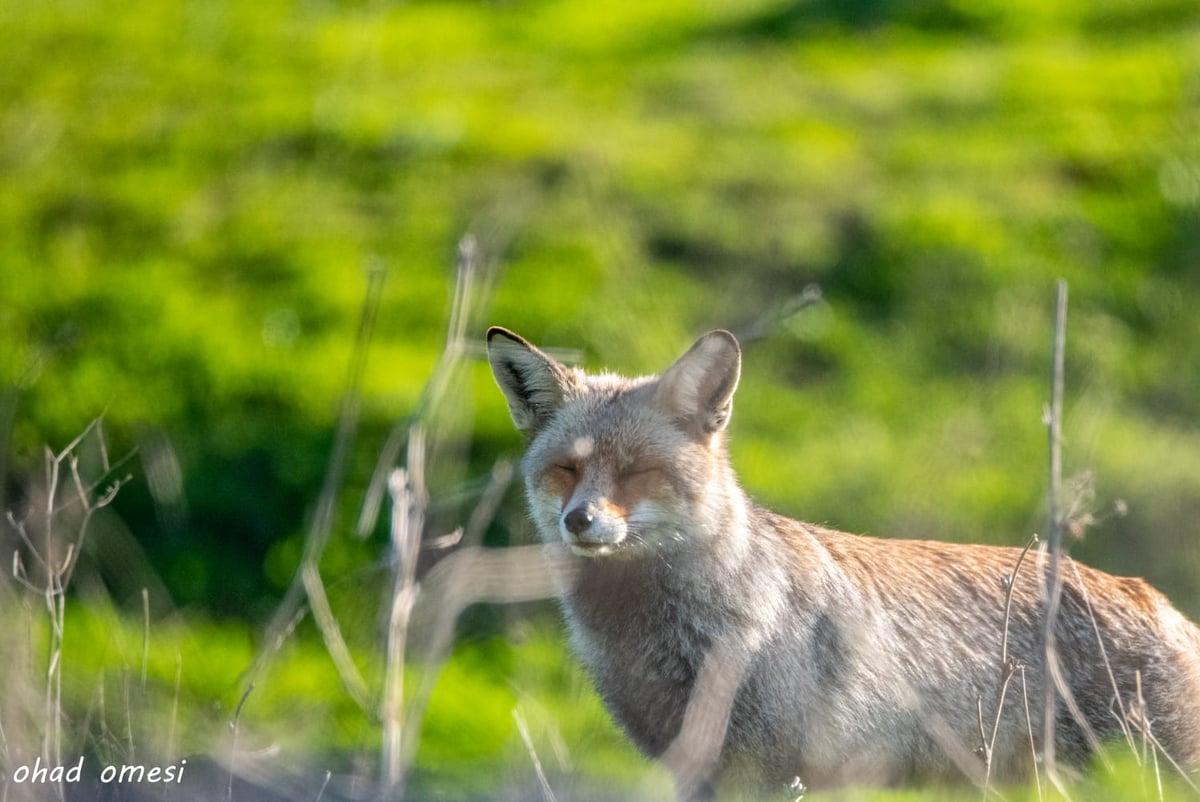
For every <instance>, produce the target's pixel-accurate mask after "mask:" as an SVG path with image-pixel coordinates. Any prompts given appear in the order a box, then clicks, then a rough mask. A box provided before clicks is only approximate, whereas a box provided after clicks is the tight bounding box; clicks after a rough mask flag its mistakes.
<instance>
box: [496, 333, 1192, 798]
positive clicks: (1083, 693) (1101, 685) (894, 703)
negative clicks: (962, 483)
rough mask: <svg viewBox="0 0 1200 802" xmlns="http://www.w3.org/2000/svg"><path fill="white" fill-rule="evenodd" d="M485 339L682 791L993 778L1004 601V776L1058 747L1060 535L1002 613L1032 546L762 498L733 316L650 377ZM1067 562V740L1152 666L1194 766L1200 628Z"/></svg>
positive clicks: (569, 590)
mask: <svg viewBox="0 0 1200 802" xmlns="http://www.w3.org/2000/svg"><path fill="white" fill-rule="evenodd" d="M488 342H489V358H490V360H491V362H492V366H493V370H494V372H495V374H496V378H497V381H498V382H499V384H500V386H501V389H502V390H503V391H504V394H505V397H506V398H507V400H508V403H509V407H510V410H511V411H512V414H513V419H514V421H515V422H516V423H517V426H518V428H520V429H521V430H522V431H523V432H524V434H525V435H526V436H527V438H528V440H529V448H528V450H527V453H526V456H525V459H524V461H523V463H522V467H523V471H524V474H525V480H526V490H527V495H528V498H529V502H530V510H531V514H532V516H533V519H534V521H535V523H536V524H537V526H538V529H539V531H540V532H541V535H542V537H543V538H544V539H545V540H546V541H547V542H548V543H556V544H558V543H563V542H565V543H566V544H567V545H568V546H569V547H570V548H571V549H572V551H573V552H574V553H575V554H576V555H578V556H577V557H576V558H575V559H576V560H577V561H578V563H579V564H578V566H577V569H578V570H576V571H573V572H572V574H571V579H570V580H569V582H568V584H567V586H566V587H565V588H564V592H563V599H562V603H563V608H564V611H565V614H566V617H567V621H568V624H569V627H570V631H571V637H572V642H573V644H574V646H575V649H576V651H577V653H578V654H579V656H580V658H581V659H582V661H583V662H584V664H585V665H586V667H587V668H588V670H589V672H590V673H591V675H592V677H593V678H594V680H595V682H596V686H597V688H598V690H599V692H600V695H601V697H602V698H603V699H604V702H605V704H606V705H607V707H608V709H609V711H610V712H611V713H612V715H613V717H614V719H616V721H617V722H618V723H619V724H620V725H621V726H622V727H623V728H624V729H625V731H626V732H627V733H628V734H629V736H630V738H632V739H633V741H634V742H635V743H636V744H637V745H638V746H639V747H640V748H641V749H642V750H643V751H644V752H645V753H646V754H648V755H650V756H654V757H659V758H661V759H663V760H664V762H665V763H667V764H668V766H669V767H670V768H671V769H672V770H673V771H674V772H675V774H676V779H677V786H678V789H679V793H680V796H681V798H688V799H704V798H709V797H711V795H712V794H713V793H714V787H715V786H714V783H716V782H717V780H718V779H719V778H720V777H721V775H723V774H725V775H729V776H736V777H739V778H742V779H746V780H748V781H750V782H752V783H754V784H756V785H758V786H759V787H760V788H765V789H769V788H782V787H785V786H786V785H787V784H788V783H789V782H790V781H792V779H793V778H795V777H799V778H800V780H801V781H802V782H803V783H804V784H805V785H807V786H808V787H823V786H834V785H839V784H843V783H847V782H854V783H868V784H898V783H905V782H910V781H914V780H917V779H923V778H934V779H954V778H958V779H963V778H966V779H971V780H974V781H977V782H978V781H979V780H980V779H981V777H982V776H983V773H984V771H983V763H982V761H981V759H980V758H979V757H978V755H977V754H976V753H975V748H976V747H977V746H978V745H979V743H980V738H979V715H978V712H977V711H978V705H980V704H982V707H983V709H984V710H985V711H986V713H985V721H986V726H987V728H988V729H989V730H990V727H991V723H992V720H993V717H994V713H995V708H996V705H997V703H998V699H999V693H1000V684H1001V681H1000V680H1001V673H1002V666H1001V661H1000V651H1001V642H1002V640H1003V638H1004V633H1005V627H1006V623H1007V632H1008V654H1009V656H1010V658H1011V659H1013V660H1015V661H1016V664H1018V665H1019V666H1020V669H1019V671H1018V673H1016V674H1014V675H1013V676H1014V678H1013V680H1012V683H1013V684H1010V688H1009V691H1008V693H1007V694H1006V696H1005V703H1004V706H1003V710H1002V712H1001V715H1000V719H999V727H998V731H997V737H996V742H995V749H994V752H993V754H992V763H991V777H992V778H995V779H997V780H1001V781H1003V780H1012V779H1017V778H1020V777H1023V776H1026V775H1027V774H1028V773H1029V771H1030V768H1031V765H1032V762H1033V760H1034V758H1033V754H1034V753H1038V754H1040V753H1041V751H1042V744H1041V720H1042V712H1041V711H1042V699H1043V688H1044V683H1045V682H1046V670H1045V663H1046V660H1045V646H1044V643H1043V637H1042V621H1043V614H1044V609H1045V598H1046V594H1045V584H1046V581H1047V576H1048V573H1049V572H1048V567H1047V563H1048V560H1047V559H1046V558H1045V555H1044V553H1039V552H1031V553H1030V554H1029V555H1028V557H1027V558H1026V560H1025V562H1024V564H1023V567H1022V568H1021V570H1020V571H1019V573H1018V574H1017V576H1016V582H1015V586H1014V588H1013V593H1012V608H1011V613H1010V615H1009V618H1008V620H1007V622H1006V620H1005V612H1004V611H1005V601H1006V592H1007V583H1008V581H1009V579H1010V577H1011V576H1012V574H1013V571H1014V569H1015V568H1016V566H1017V563H1018V556H1019V554H1020V551H1019V550H1018V549H1015V548H1000V547H989V546H979V545H959V544H951V543H939V542H927V541H908V540H885V539H876V538H867V537H858V536H854V535H848V534H845V533H842V532H837V531H834V530H831V529H826V528H823V527H819V526H814V525H811V524H806V523H801V522H798V521H793V520H790V519H788V518H784V517H782V516H780V515H777V514H775V513H773V512H771V511H770V510H767V509H764V508H762V507H759V506H758V505H756V504H754V503H753V502H752V501H751V500H750V499H749V498H747V496H746V495H745V494H744V493H743V492H742V490H741V489H740V487H739V486H738V484H737V481H736V477H735V476H734V473H733V470H732V468H731V467H730V465H729V460H728V457H727V454H726V451H725V446H724V442H723V432H724V429H725V426H726V424H727V423H728V420H729V417H730V414H731V411H732V398H733V394H734V390H735V389H736V386H737V381H738V375H739V371H740V365H741V356H740V350H739V349H738V346H737V342H736V340H734V339H733V337H732V335H729V334H727V333H724V332H714V333H711V334H709V335H706V336H705V337H703V338H701V339H700V340H699V341H698V342H697V343H696V344H695V345H694V346H693V347H692V349H691V350H690V351H689V352H688V353H687V354H685V355H684V356H683V357H681V358H680V359H679V360H678V361H677V362H676V363H675V364H674V365H672V366H671V368H669V369H668V370H667V371H666V372H665V373H664V374H663V375H662V376H661V377H657V378H656V377H644V378H640V379H623V378H621V377H618V376H613V375H609V374H604V375H598V376H596V375H589V374H585V373H583V372H582V371H579V370H574V369H569V368H566V367H564V366H562V365H560V364H558V363H557V362H554V360H552V359H551V358H550V357H548V356H546V355H545V354H544V353H542V352H541V351H539V350H538V349H536V348H534V347H533V346H531V345H530V344H529V343H527V342H525V341H524V340H522V339H521V338H519V337H517V336H516V335H515V334H512V333H510V332H507V331H505V330H503V329H496V328H494V329H492V330H490V331H489V332H488ZM564 466H565V467H564ZM1061 576H1062V579H1063V593H1062V603H1061V607H1060V610H1059V613H1058V618H1057V619H1056V622H1055V635H1056V642H1057V655H1058V661H1059V664H1060V666H1061V671H1062V675H1063V677H1064V679H1065V681H1066V685H1067V687H1068V688H1069V690H1070V696H1071V697H1072V699H1071V701H1072V702H1073V703H1074V706H1075V708H1076V709H1077V710H1078V711H1080V713H1081V714H1082V717H1083V719H1084V721H1083V722H1080V721H1077V720H1076V718H1075V717H1074V715H1073V714H1072V713H1071V712H1070V706H1069V705H1068V704H1067V700H1066V699H1065V698H1063V696H1062V695H1061V694H1060V695H1058V697H1057V698H1058V702H1057V704H1056V711H1057V713H1056V722H1057V725H1056V732H1055V745H1056V752H1057V755H1058V757H1059V759H1060V760H1061V761H1065V762H1067V763H1069V764H1073V765H1081V764H1083V763H1084V762H1086V761H1087V760H1088V759H1089V757H1090V755H1091V752H1092V750H1093V747H1092V742H1093V741H1092V737H1091V735H1090V734H1089V731H1090V733H1094V736H1096V737H1098V738H1099V739H1101V740H1111V739H1114V738H1117V737H1120V736H1121V728H1120V723H1119V722H1120V716H1119V715H1118V714H1117V712H1116V711H1118V710H1124V711H1125V712H1126V714H1127V720H1132V718H1133V716H1132V713H1133V712H1134V705H1135V702H1136V701H1137V684H1138V677H1139V675H1140V678H1141V688H1142V694H1143V696H1144V702H1145V706H1146V719H1147V720H1148V721H1149V722H1150V727H1151V732H1152V733H1153V734H1154V736H1155V737H1157V738H1158V739H1159V741H1161V743H1162V744H1163V746H1164V747H1165V749H1166V750H1167V751H1168V752H1169V753H1170V755H1171V756H1172V757H1173V758H1174V759H1175V760H1177V761H1179V762H1180V763H1181V764H1182V765H1184V766H1186V767H1188V768H1189V769H1192V768H1195V767H1197V765H1198V764H1200V631H1198V630H1197V628H1196V627H1195V626H1194V625H1193V624H1192V623H1191V622H1189V621H1187V620H1186V619H1185V618H1184V617H1183V616H1182V615H1180V614H1179V613H1178V612H1177V611H1176V610H1175V609H1174V608H1173V607H1172V606H1171V605H1170V603H1169V602H1168V601H1167V600H1166V599H1165V598H1164V597H1163V596H1162V595H1161V594H1159V593H1158V592H1157V591H1155V590H1154V589H1153V588H1151V587H1150V586H1148V585H1147V584H1146V583H1145V582H1143V581H1142V580H1140V579H1123V578H1118V577H1113V576H1110V575H1108V574H1105V573H1102V572H1100V571H1096V570H1093V569H1091V568H1088V567H1086V566H1082V565H1078V564H1076V563H1074V562H1072V561H1070V560H1064V561H1063V562H1062V564H1061ZM1097 631H1098V632H1099V633H1100V637H1101V639H1102V644H1103V650H1102V649H1101V642H1098V641H1097V637H1096V633H1097ZM1110 668H1111V677H1110V673H1109V671H1110ZM1022 681H1023V684H1022ZM1114 681H1115V684H1116V687H1115V688H1114ZM1026 700H1027V701H1028V704H1029V709H1030V712H1031V717H1032V720H1033V721H1032V730H1033V742H1032V744H1031V743H1030V739H1029V735H1028V725H1027V722H1026V714H1025V702H1026Z"/></svg>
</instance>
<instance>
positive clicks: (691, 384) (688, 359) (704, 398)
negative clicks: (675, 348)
mask: <svg viewBox="0 0 1200 802" xmlns="http://www.w3.org/2000/svg"><path fill="white" fill-rule="evenodd" d="M741 373H742V349H741V347H740V346H738V341H737V338H736V337H734V336H733V335H732V334H730V333H729V332H727V331H723V330H718V331H710V332H709V333H708V334H705V335H704V336H703V337H701V338H700V339H699V340H696V343H695V345H693V346H692V347H691V348H690V349H688V352H687V353H686V354H684V355H683V356H681V357H679V359H677V360H676V361H675V364H674V365H671V367H669V368H667V370H666V372H665V373H663V375H662V376H661V377H659V380H658V389H657V390H655V393H654V400H655V403H657V404H658V405H659V407H660V408H661V409H662V410H663V411H665V412H667V413H668V414H669V415H671V416H672V417H674V418H675V419H676V420H678V421H679V422H680V423H682V424H684V426H685V427H686V428H687V430H688V432H689V433H690V434H692V435H693V436H697V437H707V436H708V435H712V434H714V433H716V432H719V431H721V430H722V429H724V428H725V426H726V425H728V423H729V417H730V415H732V414H733V391H734V390H736V389H737V384H738V377H739V376H741Z"/></svg>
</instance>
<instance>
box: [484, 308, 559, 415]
mask: <svg viewBox="0 0 1200 802" xmlns="http://www.w3.org/2000/svg"><path fill="white" fill-rule="evenodd" d="M487 351H488V362H490V363H491V364H492V375H494V376H495V377H496V384H498V385H500V389H501V390H502V391H503V392H504V398H505V400H506V401H508V412H509V414H510V415H512V419H513V424H514V425H515V426H516V427H517V430H518V431H520V432H521V433H522V434H524V435H526V436H527V437H530V438H532V437H533V436H534V435H535V434H537V432H538V431H539V430H540V429H541V428H542V427H543V426H545V425H546V422H547V421H549V420H550V418H551V416H552V415H553V414H554V413H555V411H556V410H557V409H558V408H559V407H560V406H562V403H563V399H564V397H565V395H566V389H567V387H568V386H569V385H570V383H571V377H570V374H568V373H567V369H566V368H564V367H563V366H562V365H561V364H559V363H558V362H556V361H554V359H552V358H551V357H550V356H549V355H547V354H545V353H543V352H542V351H539V350H538V349H537V348H535V347H534V346H533V345H531V344H530V343H529V342H528V341H526V340H525V339H524V338H523V337H521V336H519V335H517V334H514V333H512V332H511V331H509V330H508V329H503V328H500V327H499V326H492V327H491V328H490V329H488V333H487Z"/></svg>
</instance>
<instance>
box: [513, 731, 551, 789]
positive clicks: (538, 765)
mask: <svg viewBox="0 0 1200 802" xmlns="http://www.w3.org/2000/svg"><path fill="white" fill-rule="evenodd" d="M512 717H513V721H514V722H516V725H517V732H518V733H520V735H521V741H522V742H523V743H524V744H525V751H526V753H528V755H529V761H530V762H531V763H533V771H534V774H536V775H537V779H538V786H539V787H540V788H541V789H542V800H543V802H558V800H557V799H555V797H554V789H553V788H551V787H550V781H549V780H548V779H546V772H545V771H544V770H543V769H542V761H541V760H540V759H538V754H537V750H536V749H534V748H533V739H532V738H530V737H529V728H528V727H527V726H525V717H524V716H522V715H521V711H520V710H519V709H518V708H515V707H514V708H513V709H512Z"/></svg>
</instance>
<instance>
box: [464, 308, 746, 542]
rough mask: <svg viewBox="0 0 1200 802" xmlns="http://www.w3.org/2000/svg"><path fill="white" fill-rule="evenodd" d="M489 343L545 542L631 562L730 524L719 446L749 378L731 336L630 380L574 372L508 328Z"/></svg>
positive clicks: (710, 337) (701, 343) (716, 336)
mask: <svg viewBox="0 0 1200 802" xmlns="http://www.w3.org/2000/svg"><path fill="white" fill-rule="evenodd" d="M487 337H488V360H489V361H490V362H491V365H492V372H493V373H494V375H495V377H496V382H497V383H498V384H499V385H500V389H501V390H502V391H503V392H504V397H505V399H506V400H507V401H508V409H509V412H510V413H511V415H512V419H513V423H514V424H515V425H516V427H517V429H518V430H520V431H521V432H522V434H524V435H525V437H526V439H527V441H528V450H527V451H526V454H525V458H524V460H523V461H522V470H523V473H524V476H525V488H526V493H527V495H528V498H529V506H530V511H531V514H532V516H533V519H534V522H535V524H536V525H537V527H538V530H539V532H540V533H541V536H542V538H543V539H545V540H547V541H548V542H555V541H558V540H561V541H563V542H565V543H567V544H568V545H570V546H571V548H572V550H573V551H575V553H577V554H580V555H586V556H604V555H609V554H614V555H615V554H627V555H628V554H637V553H642V552H644V551H646V550H653V549H659V548H664V547H670V546H671V545H672V544H681V543H685V542H686V541H687V540H688V539H689V538H692V537H708V536H710V535H712V534H715V530H716V529H719V528H723V527H722V526H721V518H722V516H721V515H720V514H717V513H718V508H719V507H720V506H721V503H722V501H723V500H724V497H725V494H726V493H727V492H728V488H730V487H736V482H735V481H734V480H733V476H732V472H731V470H730V468H729V464H728V459H727V457H726V455H725V446H724V440H723V432H724V430H725V427H726V426H727V425H728V423H729V418H730V415H731V413H732V410H733V393H734V390H735V389H736V388H737V383H738V377H739V375H740V373H741V349H740V348H739V346H738V342H737V339H736V338H735V337H734V336H733V335H732V334H730V333H729V332H727V331H713V332H709V333H708V334H705V335H704V336H703V337H701V338H700V339H699V340H697V341H696V343H695V344H694V345H693V346H692V347H691V348H690V349H689V350H688V352H687V353H685V354H684V355H683V356H681V357H680V358H679V359H678V360H676V362H675V363H674V364H673V365H671V366H670V367H669V368H667V370H666V371H664V372H663V373H662V374H661V375H659V376H644V377H640V378H633V379H629V378H623V377H621V376H616V375H613V374H598V375H594V374H588V373H585V372H583V371H582V370H579V369H576V368H569V367H566V366H565V365H562V364H560V363H559V362H557V361H556V360H554V359H553V358H552V357H550V356H549V355H548V354H546V353H544V352H543V351H541V350H539V349H538V348H536V347H534V346H533V345H531V344H530V343H528V342H527V341H525V340H524V339H522V338H521V337H519V336H518V335H516V334H514V333H512V332H511V331H508V330H506V329H502V328H499V327H493V328H491V329H489V330H488V335H487ZM709 530H714V531H709Z"/></svg>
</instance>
